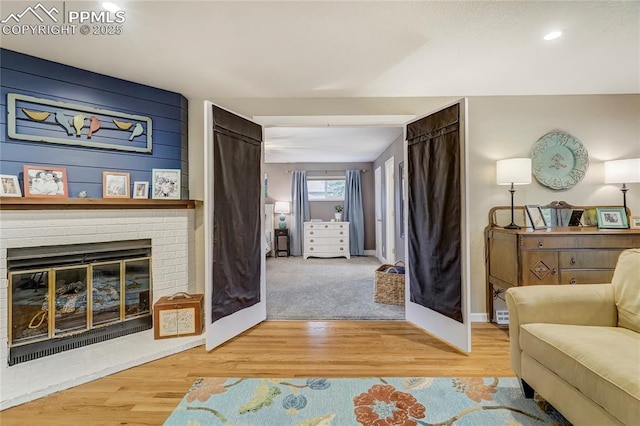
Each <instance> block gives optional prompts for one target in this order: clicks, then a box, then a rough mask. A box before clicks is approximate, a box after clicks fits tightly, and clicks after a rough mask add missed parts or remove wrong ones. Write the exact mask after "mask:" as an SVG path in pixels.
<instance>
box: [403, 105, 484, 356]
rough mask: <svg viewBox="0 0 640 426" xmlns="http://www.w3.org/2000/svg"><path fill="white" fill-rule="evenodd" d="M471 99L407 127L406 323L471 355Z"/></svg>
mask: <svg viewBox="0 0 640 426" xmlns="http://www.w3.org/2000/svg"><path fill="white" fill-rule="evenodd" d="M466 112H467V101H466V99H462V100H460V101H458V102H455V103H453V104H451V105H448V106H447V107H444V108H442V109H440V110H438V111H435V112H433V113H430V114H428V115H426V116H424V117H422V118H419V119H416V120H414V121H412V122H410V123H408V124H407V125H406V126H405V176H406V178H405V184H406V185H407V188H406V194H407V197H406V199H405V212H406V213H405V218H406V224H405V225H406V226H405V229H406V231H405V253H406V266H407V273H406V275H405V278H406V279H405V281H406V292H405V294H406V310H405V312H406V319H407V321H409V322H412V323H414V324H416V325H417V326H419V327H422V328H423V329H425V330H426V331H428V332H429V333H431V334H434V335H436V336H438V337H439V338H441V339H443V340H445V341H447V342H449V343H450V344H452V345H454V346H456V347H458V348H459V349H461V350H462V351H465V352H471V322H470V319H469V316H470V308H469V294H470V289H469V286H470V284H469V283H470V279H469V239H468V236H467V230H468V229H469V226H468V222H469V218H468V214H467V209H466V204H465V203H466V200H467V199H468V194H467V188H468V185H467V182H466V180H467V177H466V168H467V158H468V156H467V153H466V152H467V150H466V140H467V137H466V134H467V132H466V125H465V121H466V116H467V114H466Z"/></svg>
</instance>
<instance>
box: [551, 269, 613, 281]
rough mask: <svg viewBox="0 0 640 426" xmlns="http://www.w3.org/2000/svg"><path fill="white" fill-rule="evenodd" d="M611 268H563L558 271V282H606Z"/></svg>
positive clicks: (610, 276)
mask: <svg viewBox="0 0 640 426" xmlns="http://www.w3.org/2000/svg"><path fill="white" fill-rule="evenodd" d="M611 278H613V269H592V270H590V269H565V270H561V271H560V284H608V283H610V282H611Z"/></svg>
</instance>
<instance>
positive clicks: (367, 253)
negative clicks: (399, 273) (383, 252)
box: [364, 250, 376, 256]
mask: <svg viewBox="0 0 640 426" xmlns="http://www.w3.org/2000/svg"><path fill="white" fill-rule="evenodd" d="M364 255H365V256H375V255H376V251H375V250H365V251H364Z"/></svg>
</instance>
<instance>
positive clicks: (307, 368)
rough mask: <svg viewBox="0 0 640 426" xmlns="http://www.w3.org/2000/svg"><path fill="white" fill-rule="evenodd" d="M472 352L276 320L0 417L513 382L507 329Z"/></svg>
mask: <svg viewBox="0 0 640 426" xmlns="http://www.w3.org/2000/svg"><path fill="white" fill-rule="evenodd" d="M472 345H473V347H472V353H471V355H465V354H462V353H460V352H458V351H457V350H456V349H453V348H451V347H449V346H447V345H446V344H444V343H442V342H441V341H439V340H437V339H435V338H434V337H432V336H430V335H428V334H426V333H424V332H423V331H421V330H420V329H418V328H417V327H415V326H413V325H411V324H409V323H406V322H404V321H393V322H377V321H360V322H351V321H330V322H309V321H286V322H284V321H267V322H264V323H262V324H260V325H258V326H256V327H254V328H252V329H251V330H249V331H247V332H246V333H244V334H242V335H241V336H238V337H236V338H235V339H233V340H231V341H230V342H227V343H226V344H225V345H223V346H222V347H220V348H218V349H216V350H214V351H211V352H206V351H205V350H204V347H198V348H194V349H191V350H188V351H185V352H182V353H180V354H176V355H172V356H169V357H166V358H163V359H160V360H157V361H154V362H150V363H148V364H145V365H141V366H139V367H135V368H131V369H129V370H126V371H123V372H120V373H117V374H113V375H111V376H108V377H105V378H102V379H99V380H96V381H94V382H91V383H87V384H85V385H81V386H77V387H75V388H72V389H69V390H66V391H63V392H59V393H57V394H54V395H51V396H48V397H46V398H42V399H39V400H36V401H33V402H30V403H27V404H23V405H20V406H18V407H14V408H10V409H8V410H5V411H3V412H1V413H0V424H2V426H9V425H33V424H38V425H65V426H66V425H115V424H140V425H161V424H162V423H163V422H164V420H165V419H166V418H167V417H168V416H169V414H170V413H171V411H172V410H173V409H174V408H175V407H176V405H177V404H178V403H179V402H180V400H181V399H182V397H183V396H184V394H185V393H186V392H187V390H188V389H189V387H190V386H191V384H192V383H193V382H194V380H195V379H196V378H197V377H200V376H209V377H214V376H218V377H280V378H286V377H369V376H376V377H378V376H380V377H384V376H400V377H407V376H419V377H420V376H425V377H435V376H440V377H452V376H458V377H464V376H467V377H468V376H480V377H493V376H501V377H504V376H513V375H514V373H513V371H512V370H511V368H510V364H509V338H508V334H507V331H506V330H504V329H499V328H497V327H496V326H494V325H491V324H480V323H477V324H474V325H473V333H472Z"/></svg>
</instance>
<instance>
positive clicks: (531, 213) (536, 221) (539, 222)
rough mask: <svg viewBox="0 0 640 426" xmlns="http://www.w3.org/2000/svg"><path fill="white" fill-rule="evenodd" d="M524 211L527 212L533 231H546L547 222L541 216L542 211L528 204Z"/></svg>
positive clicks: (538, 207)
mask: <svg viewBox="0 0 640 426" xmlns="http://www.w3.org/2000/svg"><path fill="white" fill-rule="evenodd" d="M525 209H526V210H527V216H528V217H529V221H530V222H531V227H532V228H533V229H535V230H537V229H547V222H546V221H545V219H544V216H543V215H542V210H541V209H540V206H539V205H533V204H528V205H526V206H525Z"/></svg>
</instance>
